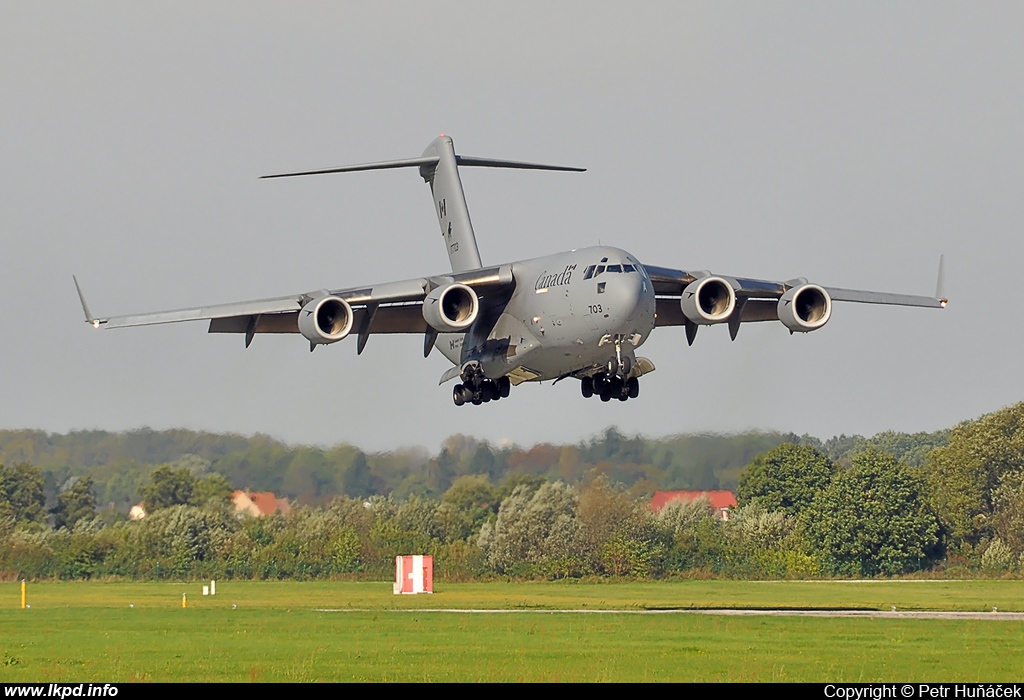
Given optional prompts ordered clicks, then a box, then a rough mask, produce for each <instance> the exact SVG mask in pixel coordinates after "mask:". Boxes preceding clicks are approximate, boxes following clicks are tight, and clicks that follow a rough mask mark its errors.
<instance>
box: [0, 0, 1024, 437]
mask: <svg viewBox="0 0 1024 700" xmlns="http://www.w3.org/2000/svg"><path fill="white" fill-rule="evenodd" d="M628 7H629V9H628V11H627V9H626V8H627V5H625V4H623V3H621V2H615V3H599V2H591V1H588V2H572V3H570V2H516V3H501V4H500V5H499V4H498V3H469V2H466V3H452V2H437V1H435V2H431V3H423V2H408V3H387V2H379V3H369V2H367V3H340V2H324V3H311V2H281V3H256V2H248V1H247V2H195V3H191V2H173V3H139V2H125V3H103V2H96V3H76V2H63V3H58V2H53V3H39V2H11V1H9V0H0V90H2V99H0V315H2V318H3V319H4V323H3V327H2V330H0V343H2V351H0V352H2V355H0V357H2V362H0V390H2V392H3V400H2V401H0V427H5V428H21V427H31V428H42V429H44V430H48V431H59V432H64V431H67V430H71V429H83V428H101V429H108V430H124V429H130V428H137V427H142V426H150V427H153V428H158V429H159V428H171V427H187V428H196V429H205V430H213V431H234V432H241V433H246V434H248V433H254V432H262V433H268V434H270V435H272V436H275V437H278V438H281V439H284V440H286V441H289V442H292V443H316V444H333V443H337V442H351V443H354V444H357V445H359V446H361V447H364V448H366V449H371V450H379V449H386V448H391V447H397V446H402V445H424V446H427V447H429V448H431V449H436V448H437V446H438V445H439V443H440V442H441V440H443V438H444V437H446V436H448V435H450V434H452V433H456V432H461V433H466V434H471V435H475V436H477V437H481V438H486V439H489V440H492V441H500V440H503V439H510V440H512V441H514V442H517V443H520V444H532V443H535V442H540V441H558V442H564V441H577V440H580V439H583V438H586V437H588V436H591V435H593V434H595V433H597V432H599V431H601V430H603V429H604V428H605V427H607V426H608V425H617V426H619V427H620V428H621V429H622V430H624V431H626V432H629V433H633V432H640V433H644V434H647V435H650V436H662V435H667V434H674V433H681V432H692V431H704V430H712V431H734V430H742V429H747V428H763V429H778V430H785V431H790V430H791V431H795V432H797V433H804V432H807V433H811V434H814V435H818V436H821V437H828V436H830V435H832V434H835V433H839V432H846V433H854V432H856V433H863V434H872V433H874V432H877V431H880V430H886V429H893V430H904V431H917V430H934V429H938V428H943V427H948V426H951V425H953V424H955V423H957V422H958V421H961V420H964V419H968V418H973V417H976V416H978V415H980V414H982V413H986V412H989V411H992V410H995V409H998V408H1000V407H1002V406H1004V405H1007V404H1010V403H1013V402H1016V401H1018V400H1020V399H1022V398H1024V393H1022V391H1021V387H1022V379H1024V365H1022V363H1021V361H1020V353H1021V351H1020V348H1021V345H1022V340H1024V328H1022V325H1024V324H1022V312H1021V307H1020V305H1019V304H1017V303H1016V295H1017V293H1018V292H1019V291H1020V290H1019V288H1020V284H1019V277H1020V274H1019V266H1020V264H1021V261H1022V259H1024V255H1022V253H1024V236H1022V235H1021V234H1022V227H1024V197H1022V194H1021V188H1022V183H1024V177H1022V175H1024V165H1022V163H1024V138H1022V135H1024V127H1022V124H1024V76H1022V71H1024V42H1022V40H1021V37H1024V4H1022V3H1019V2H1010V3H997V2H986V3H945V2H934V1H928V2H900V3H891V2H861V3H822V2H804V3H784V2H772V3H753V2H751V3H722V2H708V3H690V2H664V3H631V4H629V6H628ZM440 132H445V133H447V134H450V135H452V137H453V139H454V140H455V144H456V148H457V150H458V151H459V152H461V153H465V154H469V155H479V156H491V157H498V158H509V159H515V160H534V161H541V162H551V163H559V164H565V165H577V166H582V167H586V168H588V171H587V172H586V173H582V174H576V173H545V172H539V173H538V172H519V171H509V170H504V171H503V170H486V169H468V170H467V171H464V172H463V173H462V176H463V183H464V185H465V189H466V195H467V199H468V201H469V206H470V211H471V214H472V216H473V220H474V225H475V228H476V231H477V236H478V240H479V246H480V251H481V254H482V256H483V258H484V262H485V263H487V264H490V263H500V262H506V261H511V260H515V259H519V258H525V257H534V256H538V255H542V254H545V253H553V252H557V251H561V250H566V249H569V248H576V247H582V246H586V245H590V244H595V243H597V242H598V241H600V242H602V243H605V244H612V245H617V246H619V247H622V248H625V249H627V250H629V251H630V252H632V253H633V254H635V255H636V256H638V257H639V258H640V260H642V261H645V262H648V263H651V264H656V265H664V266H674V267H681V268H684V269H686V268H690V269H711V270H713V271H715V272H719V273H722V274H734V275H744V276H752V277H762V278H765V277H766V278H773V279H790V278H792V277H797V276H805V277H808V278H810V279H811V280H812V281H815V282H819V283H822V284H828V285H833V286H842V287H857V288H864V289H875V290H879V291H893V292H907V293H931V292H933V291H934V284H935V275H936V268H937V263H938V257H939V254H940V253H945V254H946V260H947V277H948V278H947V292H948V295H949V297H950V299H951V302H950V306H949V308H948V309H946V310H945V311H934V310H922V309H900V308H884V307H871V306H862V305H856V304H837V305H836V307H835V308H834V310H833V314H832V319H831V321H830V322H829V324H828V325H827V326H826V327H825V328H824V329H822V330H820V331H818V332H815V333H811V334H807V335H799V334H798V335H794V336H790V335H789V333H788V332H787V331H786V329H785V328H784V327H782V325H781V324H751V325H749V326H745V327H744V328H743V329H742V330H741V331H740V334H739V337H738V339H737V341H736V342H734V343H730V342H729V339H728V333H727V331H726V329H725V328H710V329H703V330H702V331H701V333H700V334H699V336H698V339H697V342H696V343H695V344H694V346H693V347H692V348H691V347H687V345H686V342H685V338H684V336H683V332H682V329H659V330H658V331H657V332H656V333H655V334H654V336H653V337H652V338H651V339H650V340H649V341H648V342H647V343H646V344H645V345H644V346H643V348H641V352H640V354H642V355H644V356H647V357H649V358H650V359H651V360H653V361H654V363H655V365H656V366H657V371H656V372H655V373H654V374H652V375H650V376H648V377H645V378H644V380H643V382H642V392H641V397H640V399H639V400H637V401H629V402H627V403H620V402H612V403H611V404H602V403H600V402H597V401H585V400H583V399H582V398H581V397H580V395H579V386H578V383H577V382H563V383H560V384H557V385H555V386H551V385H550V384H544V385H540V386H537V385H528V386H521V387H519V388H517V389H514V390H513V393H512V396H511V397H510V399H509V400H505V401H501V402H499V403H496V404H495V403H492V404H488V405H486V406H483V407H472V406H470V407H463V408H456V407H454V406H453V405H452V402H451V398H450V385H445V386H443V387H438V386H437V380H438V378H439V376H440V375H441V373H442V372H443V371H444V370H445V369H447V367H448V365H447V362H446V361H445V360H444V359H443V358H442V357H441V356H440V355H439V354H437V353H436V352H435V353H434V354H432V355H431V356H430V357H429V358H428V359H426V360H424V359H423V357H422V354H421V342H422V341H421V339H420V338H419V337H412V336H393V337H386V336H376V337H372V338H371V339H370V342H369V344H368V346H367V349H366V352H364V354H363V355H362V356H359V357H357V356H356V352H355V341H354V339H349V340H347V341H345V342H342V343H339V344H338V345H335V346H331V347H326V348H321V349H319V350H318V351H317V352H315V353H313V354H310V353H309V350H308V345H307V343H306V342H305V341H303V340H302V339H301V338H300V337H298V336H272V337H268V336H260V337H257V338H256V340H255V341H254V342H253V344H252V347H250V348H249V349H248V350H245V349H243V342H242V339H241V338H240V337H238V336H223V335H220V336H209V335H207V333H206V324H205V323H192V324H177V325H168V326H157V327H149V328H138V329H124V330H111V331H101V332H100V331H93V330H92V329H90V328H89V327H88V326H87V325H86V324H85V323H83V322H82V314H81V309H80V307H79V305H78V300H77V297H76V296H75V290H74V286H73V284H72V281H71V275H72V274H73V273H74V274H77V275H78V277H79V280H80V281H81V283H82V285H83V288H84V290H85V292H86V295H87V298H88V299H89V302H90V305H91V306H92V308H93V311H95V312H97V313H99V314H101V315H112V314H121V313H129V312H140V311H156V310H163V309H167V308H178V307H182V306H190V305H195V304H203V303H217V302H228V301H238V300H243V299H253V298H260V297H265V296H276V295H281V294H289V293H295V292H302V291H307V290H311V289H319V288H324V287H339V286H347V285H355V284H363V283H374V282H383V281H388V280H393V279H406V278H410V277H417V276H420V275H425V274H437V273H441V272H444V271H446V270H447V269H448V267H447V258H446V256H445V252H444V250H443V246H442V245H441V243H440V241H439V236H438V235H437V231H436V222H435V220H434V218H433V215H432V212H431V205H430V199H429V193H428V190H427V188H426V186H425V185H424V184H423V182H422V180H420V179H419V177H418V175H417V174H416V172H415V171H412V170H393V171H383V172H371V173H354V174H344V175H331V176H323V177H317V178H297V179H293V180H282V181H275V180H271V181H266V180H262V181H261V180H259V179H257V178H258V176H260V175H264V174H269V173H276V172H283V171H289V170H299V169H313V168H323V167H331V166H337V165H342V164H347V163H356V162H363V161H370V160H383V159H392V158H403V157H411V156H417V155H419V154H420V153H421V152H422V150H423V148H424V147H425V146H426V145H427V143H429V142H430V141H431V140H432V139H433V138H434V137H436V136H437V134H438V133H440Z"/></svg>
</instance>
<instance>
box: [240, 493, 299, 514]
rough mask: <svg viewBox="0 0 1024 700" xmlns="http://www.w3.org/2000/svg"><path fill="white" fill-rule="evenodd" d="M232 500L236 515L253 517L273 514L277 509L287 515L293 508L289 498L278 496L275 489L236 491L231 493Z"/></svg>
mask: <svg viewBox="0 0 1024 700" xmlns="http://www.w3.org/2000/svg"><path fill="white" fill-rule="evenodd" d="M231 502H232V503H234V504H235V515H239V516H241V515H248V516H250V517H253V518H262V517H264V516H266V515H273V514H274V513H276V512H277V511H281V514H282V515H287V514H288V513H290V512H291V510H292V507H291V505H290V504H289V503H288V499H287V498H278V497H277V495H276V494H275V493H274V492H273V491H249V490H248V489H246V490H244V491H235V492H234V493H232V494H231Z"/></svg>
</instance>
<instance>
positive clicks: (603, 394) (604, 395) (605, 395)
mask: <svg viewBox="0 0 1024 700" xmlns="http://www.w3.org/2000/svg"><path fill="white" fill-rule="evenodd" d="M601 400H602V401H611V400H612V395H611V394H610V393H609V392H607V391H602V392H601Z"/></svg>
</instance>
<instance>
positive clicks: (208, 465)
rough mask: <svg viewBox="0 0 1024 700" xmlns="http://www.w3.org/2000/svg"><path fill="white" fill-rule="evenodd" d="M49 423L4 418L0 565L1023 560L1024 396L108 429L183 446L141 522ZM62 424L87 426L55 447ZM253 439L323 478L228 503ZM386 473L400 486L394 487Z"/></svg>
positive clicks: (862, 570) (139, 569) (611, 571)
mask: <svg viewBox="0 0 1024 700" xmlns="http://www.w3.org/2000/svg"><path fill="white" fill-rule="evenodd" d="M182 432H183V431H182ZM12 435H13V438H14V439H11V437H12ZM33 435H34V436H35V438H34V439H35V440H36V442H33V438H32V436H33ZM41 435H43V434H29V435H26V434H25V432H24V431H19V432H18V433H12V432H8V433H7V434H5V435H0V454H13V453H14V452H13V451H12V450H13V449H20V450H23V451H24V450H25V449H27V446H32V449H33V450H34V452H33V454H34V455H35V456H36V458H37V459H38V460H39V461H40V462H41V463H42V464H43V465H45V467H41V466H38V465H33V464H31V463H29V462H27V461H19V462H15V463H13V464H12V465H11V466H4V467H2V468H0V575H4V574H6V575H9V576H23V577H36V578H50V577H59V578H84V577H92V576H117V577H126V578H141V579H146V578H168V577H171V578H182V577H184V578H192V577H198V578H203V577H213V578H216V577H220V578H230V577H238V578H299V579H302V578H322V577H329V576H338V575H345V576H366V577H373V578H381V577H389V576H390V575H391V573H392V567H393V561H394V556H396V555H399V554H409V553H424V554H432V555H434V557H435V569H436V575H437V576H438V578H439V579H441V580H445V579H447V580H469V579H481V578H487V577H517V578H518V577H526V578H562V577H582V576H629V577H639V578H646V577H673V576H703V575H711V576H739V577H808V576H810V577H814V576H892V575H903V574H911V573H914V572H932V573H935V572H938V573H940V574H942V575H959V574H960V573H964V572H966V573H970V574H971V575H974V574H975V573H976V572H979V571H982V572H989V573H991V574H996V575H1001V574H1009V573H1011V572H1017V571H1021V570H1022V569H1024V404H1017V405H1015V406H1011V407H1009V408H1006V409H1004V410H1002V411H998V412H996V413H993V414H989V415H987V416H983V417H981V418H979V419H978V420H975V421H969V422H966V423H964V424H961V425H959V426H957V427H955V428H953V429H951V430H948V431H940V432H938V433H922V434H917V435H906V434H897V433H882V434H880V435H877V436H875V437H873V438H868V439H866V438H862V437H857V436H854V437H846V436H839V437H837V438H832V439H830V440H827V441H824V442H822V441H819V440H816V439H814V438H810V437H807V436H803V437H798V436H795V435H788V436H787V435H779V434H774V433H751V434H745V435H741V436H731V437H730V436H681V437H676V438H669V439H665V440H646V439H644V438H640V437H626V436H623V435H621V434H620V433H618V432H617V431H614V430H609V431H606V432H605V433H604V434H603V435H601V436H599V437H597V438H595V439H593V440H591V441H589V442H586V443H581V444H578V445H568V446H553V445H538V446H534V447H532V448H529V449H519V448H515V447H501V448H494V447H492V446H491V445H488V444H487V443H485V442H478V441H476V440H473V439H471V438H467V437H464V436H456V437H453V438H450V439H449V440H448V441H446V443H445V445H444V447H443V448H442V450H441V451H440V452H439V453H438V454H437V455H435V456H430V455H427V454H425V453H423V452H415V451H408V452H404V453H393V454H382V455H370V454H366V453H363V452H361V451H359V450H357V449H356V448H352V447H350V446H340V447H337V448H333V449H331V450H314V449H312V448H289V447H287V446H285V445H283V444H281V443H276V442H274V441H270V440H269V439H266V438H261V437H257V438H236V437H234V436H229V437H223V436H221V438H216V436H212V438H211V439H210V440H209V441H206V440H205V438H204V437H203V436H204V434H198V433H186V435H187V436H189V437H191V438H192V442H191V444H190V445H189V447H190V449H194V450H196V452H195V453H190V454H189V455H188V456H186V457H182V456H181V455H180V454H178V455H174V454H173V452H174V449H175V448H173V447H170V448H168V447H167V445H168V444H169V443H170V442H172V441H169V440H166V439H162V435H161V434H160V433H152V434H151V435H149V436H148V438H151V439H148V438H147V439H142V438H144V437H147V436H140V435H129V436H126V435H121V436H114V437H111V436H110V435H111V434H100V435H101V436H102V438H103V441H104V442H105V443H106V444H107V449H109V448H110V446H111V445H113V446H115V447H116V446H117V445H118V444H121V445H129V444H134V445H135V448H134V449H138V448H139V445H141V444H145V443H146V442H147V441H148V442H151V443H152V444H154V445H156V446H158V449H157V450H155V451H154V452H147V451H139V452H136V453H135V455H134V456H127V450H124V451H122V452H121V453H120V454H117V455H116V457H115V460H114V461H115V463H119V462H118V460H124V459H131V460H136V459H138V458H147V457H146V455H148V454H154V453H159V449H164V450H165V452H163V453H162V455H163V456H168V457H175V459H173V461H171V462H169V463H165V464H163V465H160V466H155V465H153V466H152V467H151V468H149V469H145V470H140V471H139V473H138V475H137V482H138V483H139V485H138V486H136V487H135V491H134V493H133V494H132V495H131V497H130V498H127V499H125V502H129V501H130V502H134V500H135V499H142V500H145V502H146V505H147V509H148V510H149V511H150V514H149V515H148V516H147V517H146V518H145V519H143V520H142V521H139V522H127V521H125V520H124V518H123V515H122V514H121V511H120V510H119V509H118V508H116V507H115V508H114V509H111V508H109V503H106V504H105V503H104V501H103V498H104V495H105V494H106V493H109V489H110V486H109V485H108V486H101V485H100V484H99V478H107V480H108V481H109V480H110V479H109V476H108V475H109V474H110V473H111V472H109V471H107V470H108V469H110V464H109V463H102V462H103V459H102V457H101V456H99V455H100V451H99V450H96V449H93V450H92V452H91V454H92V459H94V460H95V463H94V466H93V467H92V468H91V469H88V468H85V467H83V466H82V464H81V463H80V462H79V463H78V464H72V463H71V462H72V460H71V459H69V456H70V455H72V454H79V455H86V454H90V453H89V450H88V449H86V448H85V447H84V444H85V442H86V441H81V438H82V437H83V436H82V435H81V434H72V436H46V441H43V440H40V439H39V437H40V436H41ZM197 436H198V439H197ZM62 437H73V438H74V440H79V441H80V442H79V444H78V445H77V446H76V445H72V444H70V443H65V444H63V445H62V444H61V438H62ZM74 440H72V441H71V442H74ZM250 440H253V441H255V442H256V443H257V444H252V443H251V442H249V441H250ZM19 441H20V447H18V446H17V444H18V442H19ZM730 441H731V442H730ZM12 445H15V447H14V448H12ZM211 446H214V447H216V449H220V450H221V453H220V454H218V453H217V452H216V449H214V448H213V447H211ZM147 449H148V448H147ZM62 450H63V452H61V451H62ZM232 450H234V451H232ZM76 451H77V452H76ZM111 451H112V452H114V453H116V452H117V450H116V449H115V450H111ZM261 451H262V452H261ZM197 453H198V454H197ZM261 453H262V454H264V456H268V455H269V457H270V458H269V459H268V461H267V463H266V464H264V467H270V466H272V465H273V464H277V465H278V469H277V471H275V470H274V469H272V468H266V469H264V470H263V472H262V473H263V474H265V475H276V476H272V477H269V478H283V477H285V476H287V475H288V474H290V473H293V472H294V473H305V474H306V475H307V477H308V479H309V480H311V481H314V482H315V481H316V480H317V478H321V480H322V482H323V483H322V484H321V489H320V491H319V492H316V491H315V490H314V491H312V492H309V494H307V495H306V496H303V494H301V493H300V494H298V501H299V505H298V507H296V508H295V509H293V511H292V512H291V513H289V514H287V515H282V514H276V515H274V516H271V517H267V518H260V519H252V518H243V519H239V518H237V517H235V515H234V514H233V512H232V510H231V507H230V505H229V501H228V499H229V496H230V493H231V490H232V488H233V487H234V486H239V485H250V484H239V483H238V481H236V480H235V479H236V476H235V475H237V474H238V473H239V472H238V471H235V470H236V469H240V468H241V465H249V468H250V472H249V473H250V474H258V473H261V472H260V470H259V469H258V468H257V466H258V465H257V459H258V457H257V455H259V454H261ZM273 455H277V457H278V459H277V461H276V462H275V461H274V459H273V458H272V457H273ZM681 456H682V457H681ZM335 458H337V459H338V460H339V461H340V463H343V464H342V466H341V467H335V468H334V471H333V472H331V471H330V468H329V466H325V465H330V464H332V462H331V460H332V459H335ZM62 459H63V463H60V462H61V460H62ZM120 463H123V462H120ZM135 463H136V464H141V463H140V462H135ZM284 465H286V468H284V469H281V468H280V467H281V466H284ZM413 465H415V466H413ZM677 467H678V471H677ZM303 470H305V471H303ZM321 470H323V471H321ZM93 474H96V475H97V477H98V478H94V476H93ZM680 474H685V475H686V476H685V479H686V480H688V481H684V483H680V481H682V480H683V477H681V476H680ZM317 475H319V477H318V476H317ZM328 477H329V478H328ZM289 478H291V477H289ZM296 478H297V477H296ZM58 482H59V485H58ZM300 482H301V480H298V481H296V482H295V483H300ZM282 483H284V481H282ZM303 483H304V482H303ZM388 484H395V485H396V486H395V488H394V489H393V490H391V491H390V492H387V491H385V490H384V489H385V487H386V486H387V485H388ZM730 485H731V486H733V488H735V489H736V493H737V497H738V500H739V507H738V508H736V509H734V510H733V511H732V513H731V517H730V518H729V520H728V521H722V520H720V519H718V518H717V517H716V516H715V513H714V511H713V509H712V508H711V506H710V504H709V503H708V502H707V501H706V500H698V501H696V502H693V503H683V502H678V501H677V502H673V503H670V504H669V505H668V506H666V507H665V508H663V509H662V510H661V511H659V512H657V513H655V512H652V511H651V509H650V508H649V505H648V504H649V502H650V494H651V492H652V491H653V490H654V489H655V488H665V487H672V486H675V487H679V486H683V487H689V488H693V489H697V490H701V489H709V488H719V487H722V486H725V487H726V488H728V487H729V486H730ZM281 491H283V492H285V493H288V491H287V490H286V489H282V490H281ZM279 493H280V491H279Z"/></svg>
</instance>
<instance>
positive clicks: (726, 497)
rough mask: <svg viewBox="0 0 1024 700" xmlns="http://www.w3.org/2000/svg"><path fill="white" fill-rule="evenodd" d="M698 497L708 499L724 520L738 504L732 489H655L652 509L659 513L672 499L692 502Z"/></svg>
mask: <svg viewBox="0 0 1024 700" xmlns="http://www.w3.org/2000/svg"><path fill="white" fill-rule="evenodd" d="M698 498H706V499H708V502H709V503H711V507H712V508H714V509H715V514H716V515H717V516H718V517H719V518H721V519H722V520H728V519H729V509H730V508H735V507H736V505H737V504H736V496H735V495H733V492H732V491H655V492H654V497H653V498H651V510H653V511H654V512H655V513H657V512H658V511H659V510H661V509H662V508H664V507H665V506H666V505H668V504H669V503H671V502H672V501H684V502H686V503H690V502H692V501H696V500H697V499H698Z"/></svg>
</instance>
